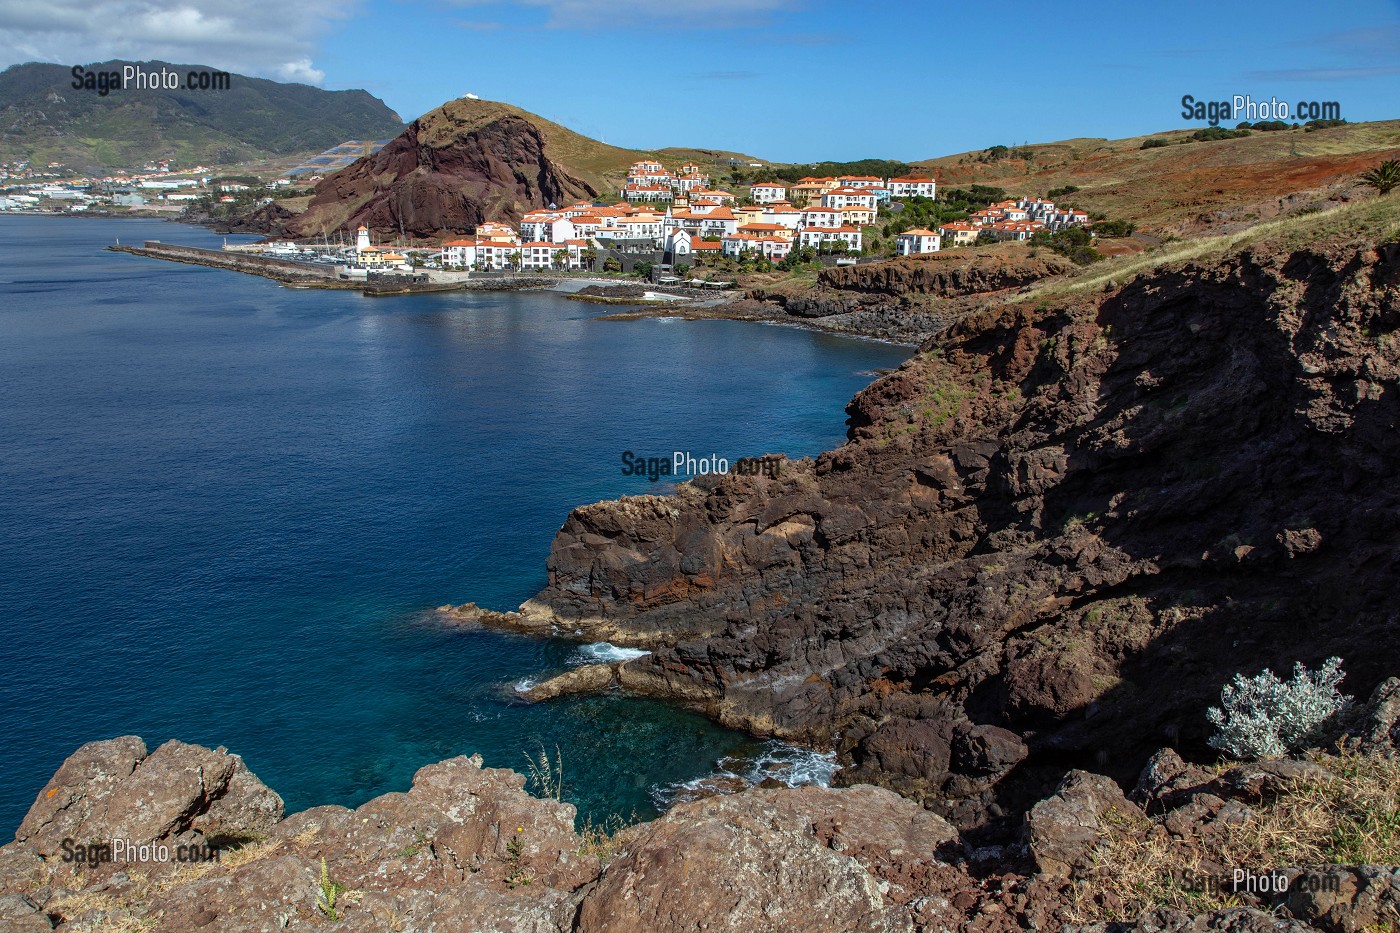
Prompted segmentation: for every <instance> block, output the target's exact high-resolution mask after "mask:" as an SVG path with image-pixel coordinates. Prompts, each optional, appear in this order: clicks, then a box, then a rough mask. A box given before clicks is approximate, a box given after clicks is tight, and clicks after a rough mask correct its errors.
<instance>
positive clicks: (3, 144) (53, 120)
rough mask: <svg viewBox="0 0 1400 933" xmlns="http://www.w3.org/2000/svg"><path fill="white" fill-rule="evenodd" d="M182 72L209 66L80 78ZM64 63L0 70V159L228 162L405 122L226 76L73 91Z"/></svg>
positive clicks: (147, 67) (101, 164)
mask: <svg viewBox="0 0 1400 933" xmlns="http://www.w3.org/2000/svg"><path fill="white" fill-rule="evenodd" d="M123 65H134V66H138V67H140V68H141V69H142V70H143V71H145V72H147V73H151V72H157V71H159V70H160V69H162V68H165V69H169V70H171V71H174V72H176V73H178V74H180V75H185V74H187V73H188V72H190V71H207V72H215V71H219V69H215V68H211V67H209V66H207V65H177V64H172V63H169V62H161V61H146V62H132V61H107V62H98V63H94V64H87V65H83V66H82V67H83V69H84V70H85V72H98V73H103V72H113V71H115V72H120V71H121V69H122V66H123ZM73 84H74V74H73V69H72V67H71V66H68V65H55V64H48V63H38V62H30V63H27V64H23V65H12V66H11V67H9V68H7V69H5V70H4V71H3V72H0V161H11V160H16V159H29V160H30V161H32V162H34V163H38V164H47V163H50V162H61V163H63V164H65V165H68V166H70V167H72V168H76V169H79V170H82V171H102V170H110V169H118V168H139V167H141V166H142V165H144V164H145V163H146V162H148V161H150V160H152V159H172V160H174V162H175V163H176V166H177V167H181V166H190V165H194V164H196V163H203V164H206V165H210V166H215V165H226V164H231V163H236V162H244V161H249V160H253V159H260V158H268V157H274V156H281V155H291V154H294V153H307V152H313V151H320V150H324V149H328V148H330V147H332V146H335V145H337V144H339V143H341V142H343V141H344V140H346V139H354V138H365V139H384V138H386V137H392V136H396V135H397V134H399V133H400V132H402V130H403V127H404V124H403V120H402V119H401V118H400V117H399V115H398V114H396V113H395V112H394V111H393V110H391V109H389V107H388V106H387V105H386V104H385V103H384V102H383V101H381V100H380V99H379V98H377V97H374V96H373V95H371V94H370V93H368V92H367V91H362V90H352V91H326V90H322V89H321V88H316V87H311V86H310V85H306V84H284V83H281V82H278V81H270V80H267V79H265V78H253V77H248V76H246V75H240V74H230V76H229V87H228V88H227V89H226V90H185V89H179V90H165V89H139V90H138V89H134V88H129V89H126V90H115V91H112V92H110V93H109V94H107V95H105V96H103V95H101V94H99V93H98V91H96V90H84V89H77V88H74V87H73Z"/></svg>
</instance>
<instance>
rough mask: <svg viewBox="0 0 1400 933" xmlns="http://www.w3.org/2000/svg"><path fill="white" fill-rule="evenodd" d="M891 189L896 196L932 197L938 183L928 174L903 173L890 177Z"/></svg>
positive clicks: (891, 192) (891, 193)
mask: <svg viewBox="0 0 1400 933" xmlns="http://www.w3.org/2000/svg"><path fill="white" fill-rule="evenodd" d="M889 189H890V195H891V196H892V197H896V198H932V197H933V196H934V195H935V194H936V193H937V191H938V185H937V184H936V183H935V182H934V180H933V179H932V178H929V177H928V176H927V175H901V176H900V177H898V178H891V179H890V183H889Z"/></svg>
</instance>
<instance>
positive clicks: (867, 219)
mask: <svg viewBox="0 0 1400 933" xmlns="http://www.w3.org/2000/svg"><path fill="white" fill-rule="evenodd" d="M841 216H842V218H843V219H842V221H841V222H842V224H845V225H848V226H849V225H852V224H854V225H855V226H857V227H868V226H870V225H871V224H873V223H874V222H875V216H876V215H875V211H874V210H872V209H871V208H868V207H843V208H841Z"/></svg>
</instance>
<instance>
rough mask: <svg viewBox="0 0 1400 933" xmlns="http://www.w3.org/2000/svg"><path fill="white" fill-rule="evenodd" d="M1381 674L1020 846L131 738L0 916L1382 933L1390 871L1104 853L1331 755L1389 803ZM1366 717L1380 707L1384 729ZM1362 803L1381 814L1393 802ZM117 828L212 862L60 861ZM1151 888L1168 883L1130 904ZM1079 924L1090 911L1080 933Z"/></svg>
mask: <svg viewBox="0 0 1400 933" xmlns="http://www.w3.org/2000/svg"><path fill="white" fill-rule="evenodd" d="M1396 685H1397V682H1396V681H1391V682H1389V683H1388V684H1386V685H1385V687H1384V688H1383V689H1380V690H1377V691H1376V692H1375V694H1374V695H1373V697H1372V700H1371V702H1370V703H1369V704H1368V705H1367V707H1366V708H1365V709H1364V710H1363V711H1361V712H1362V715H1361V716H1360V718H1359V720H1358V722H1357V723H1356V724H1354V725H1353V733H1354V741H1353V742H1352V744H1351V745H1350V746H1349V747H1348V749H1347V751H1345V752H1344V753H1343V754H1342V755H1341V756H1329V755H1319V756H1318V758H1317V759H1316V761H1282V762H1270V763H1264V764H1246V765H1241V766H1239V767H1238V768H1236V769H1233V770H1232V771H1226V772H1224V773H1223V774H1221V775H1219V776H1218V777H1217V776H1215V775H1213V773H1212V772H1210V771H1206V770H1204V769H1200V768H1193V766H1190V765H1186V764H1185V763H1184V762H1181V761H1180V759H1179V758H1174V757H1173V755H1174V753H1170V752H1162V753H1159V754H1158V755H1157V756H1155V757H1154V759H1153V762H1154V763H1153V765H1152V766H1151V767H1149V768H1148V769H1146V770H1145V771H1144V773H1143V775H1142V778H1141V781H1140V787H1142V788H1145V789H1146V793H1147V796H1148V797H1149V798H1150V800H1152V801H1155V803H1154V804H1153V806H1154V807H1157V808H1161V807H1163V806H1165V807H1166V809H1165V811H1163V812H1159V813H1158V814H1157V815H1155V816H1153V817H1151V818H1149V817H1148V816H1147V815H1146V814H1145V813H1144V811H1143V810H1142V809H1140V808H1139V807H1138V806H1137V805H1136V804H1134V803H1131V802H1129V801H1128V800H1127V799H1126V798H1124V796H1123V795H1122V793H1121V791H1119V789H1118V787H1117V785H1115V784H1114V783H1113V782H1112V781H1110V780H1109V779H1108V778H1106V777H1104V776H1102V775H1098V774H1092V773H1086V772H1074V773H1072V774H1071V775H1069V776H1068V777H1067V778H1066V780H1065V781H1064V782H1063V783H1062V784H1061V786H1060V788H1059V790H1058V792H1057V793H1056V794H1055V795H1054V796H1053V797H1051V798H1049V799H1048V800H1046V801H1043V802H1041V803H1040V804H1038V805H1036V806H1035V807H1034V808H1032V810H1031V813H1030V816H1029V817H1028V819H1027V823H1026V828H1025V836H1024V838H1025V842H1026V845H1024V846H1023V845H1021V844H1018V843H1016V842H1015V841H1014V840H1012V841H1011V842H1010V844H1007V845H1001V846H991V847H984V848H978V849H974V848H972V846H971V845H970V844H969V839H968V837H966V836H964V837H961V838H960V837H959V835H958V833H957V831H956V830H955V829H954V828H953V827H952V826H950V825H949V824H948V823H947V822H945V821H944V820H942V819H941V818H939V817H938V816H936V815H934V814H932V813H930V812H929V811H928V810H926V809H924V808H923V807H920V806H919V805H918V804H916V803H914V802H913V801H911V800H908V799H906V798H903V797H900V796H897V795H896V794H894V793H891V792H890V791H888V790H885V789H883V788H877V787H870V786H858V787H850V788H841V789H827V788H811V787H809V788H800V789H790V788H789V789H776V790H758V789H754V790H747V791H744V792H742V793H737V794H733V795H730V796H720V797H713V798H708V799H703V800H696V801H692V802H689V803H683V804H680V805H678V806H676V807H674V808H673V809H672V810H671V811H670V812H668V813H667V814H666V815H665V816H663V817H661V818H660V819H658V820H656V821H654V822H652V823H647V824H641V825H637V826H633V827H630V828H628V829H625V830H623V831H621V832H620V833H618V834H616V835H614V836H613V837H611V838H604V837H598V836H596V835H594V836H580V835H578V834H576V833H575V831H574V826H573V821H574V816H575V814H574V809H573V807H571V806H569V805H568V804H563V803H559V802H558V801H555V800H547V799H546V800H540V799H537V798H535V797H532V796H530V795H529V794H527V793H525V791H524V790H523V789H522V787H523V785H524V783H525V779H524V778H523V777H522V776H520V775H518V774H515V773H513V772H510V771H505V770H498V769H492V768H485V767H483V765H482V761H481V759H480V757H479V756H472V757H470V758H466V757H462V758H454V759H451V760H449V761H444V762H440V763H438V764H433V765H429V766H427V767H425V768H422V769H420V770H419V771H418V773H417V774H416V775H414V778H413V784H412V787H411V788H410V789H409V790H407V791H406V792H403V793H390V794H385V795H384V796H382V797H378V798H375V799H374V800H371V801H369V802H367V803H365V804H364V805H363V806H360V807H358V808H356V809H354V810H347V809H345V808H344V807H335V806H323V807H316V808H313V809H311V810H307V811H304V812H302V813H298V814H295V815H293V816H290V817H287V818H285V819H284V818H282V816H281V800H280V799H279V798H278V797H277V795H276V794H274V793H272V791H270V790H268V789H267V788H266V787H265V786H264V785H263V784H262V783H261V782H260V781H259V780H258V779H257V778H256V777H255V776H253V775H252V774H250V773H249V772H248V771H247V770H246V769H244V768H243V766H242V761H241V759H239V758H237V757H236V756H232V755H228V754H227V753H225V752H223V751H222V750H218V751H210V750H209V749H206V748H200V747H199V746H193V745H186V744H184V743H181V742H168V743H166V744H165V745H163V746H161V747H160V748H159V749H157V750H156V751H155V752H153V753H151V754H149V755H148V754H146V750H145V744H144V743H143V742H142V741H141V740H140V739H138V738H135V737H132V736H128V737H124V738H120V739H114V740H111V741H107V742H94V743H91V744H89V745H85V746H83V748H81V749H79V750H78V751H77V752H76V753H74V755H73V756H72V757H70V758H69V759H68V761H67V762H65V763H64V765H63V766H62V767H61V768H60V769H59V771H58V773H57V774H55V775H54V777H53V779H52V780H51V781H50V782H49V783H48V785H47V786H46V787H45V788H44V789H43V790H42V791H40V793H39V796H38V798H37V799H36V801H35V803H34V806H33V807H32V808H31V809H30V812H29V815H28V816H27V817H26V819H25V820H24V823H23V825H22V826H21V827H20V830H19V832H18V833H16V838H15V841H14V842H13V843H11V844H9V845H7V846H4V847H3V848H0V929H3V930H5V931H6V933H9V931H16V933H40V931H48V930H52V929H55V928H57V929H58V930H61V931H67V933H79V931H96V930H104V931H105V930H113V931H119V930H138V929H139V930H153V931H157V933H189V931H192V930H210V931H219V933H255V931H257V933H262V931H267V930H283V929H285V930H317V929H325V928H327V927H328V926H333V927H334V928H335V929H344V930H351V931H365V933H370V931H374V933H380V931H384V930H405V931H407V930H423V931H431V930H493V931H494V930H499V931H503V933H504V931H511V933H517V931H524V933H566V931H567V933H634V931H646V933H688V931H694V930H716V931H736V933H737V931H748V930H764V931H772V933H807V931H811V930H832V931H841V933H876V931H879V933H890V931H899V933H935V931H947V930H953V929H967V930H973V931H979V933H1011V931H1020V930H1025V929H1038V930H1060V929H1067V928H1069V925H1071V924H1073V925H1075V927H1074V928H1076V929H1078V930H1080V931H1081V933H1089V931H1095V933H1109V931H1121V933H1127V931H1139V933H1161V931H1178V933H1179V931H1200V933H1206V931H1210V930H1231V931H1235V933H1266V931H1273V933H1277V931H1280V930H1283V931H1295V933H1305V931H1309V930H1325V931H1329V933H1341V931H1347V933H1351V931H1357V930H1363V929H1387V928H1388V927H1387V924H1389V925H1392V926H1393V925H1394V924H1396V923H1400V870H1397V869H1396V868H1395V866H1393V865H1389V866H1387V865H1381V864H1356V865H1343V864H1325V865H1309V866H1305V867H1299V866H1288V865H1275V866H1260V868H1261V869H1269V870H1271V871H1272V870H1275V869H1276V870H1277V872H1278V873H1279V874H1280V875H1282V876H1283V877H1285V878H1287V879H1288V881H1289V885H1288V888H1287V890H1278V891H1273V892H1265V893H1261V892H1257V891H1251V890H1245V891H1243V892H1240V893H1232V894H1230V896H1229V897H1224V896H1217V897H1215V898H1213V899H1207V900H1206V901H1205V902H1204V903H1206V904H1207V905H1209V904H1215V905H1218V907H1219V909H1215V910H1213V911H1210V912H1205V913H1202V912H1199V911H1198V910H1191V911H1188V910H1185V909H1182V907H1183V903H1186V902H1187V901H1188V900H1189V902H1190V903H1196V902H1197V901H1198V900H1199V895H1193V896H1192V897H1191V898H1189V899H1187V898H1185V895H1186V893H1187V892H1186V889H1184V888H1182V887H1180V886H1179V885H1175V886H1174V885H1173V884H1171V883H1168V882H1165V881H1164V879H1162V878H1160V877H1155V876H1154V872H1159V871H1160V870H1161V867H1162V866H1160V865H1157V864H1155V863H1152V864H1146V863H1143V864H1120V860H1127V861H1128V862H1133V861H1134V860H1140V859H1141V858H1142V857H1143V856H1144V854H1146V855H1148V856H1149V857H1155V856H1152V853H1156V852H1159V851H1161V849H1162V848H1163V847H1164V846H1165V847H1167V848H1169V849H1170V850H1171V851H1173V852H1176V853H1178V856H1179V857H1178V858H1177V859H1176V861H1175V865H1176V866H1177V867H1180V868H1182V869H1187V870H1192V871H1217V872H1218V871H1220V869H1221V868H1223V867H1224V866H1221V865H1219V864H1215V863H1209V862H1203V861H1202V856H1203V855H1206V856H1209V855H1212V854H1215V853H1218V851H1219V850H1220V848H1221V843H1222V840H1227V839H1228V838H1229V836H1230V834H1231V833H1233V832H1236V831H1237V829H1238V827H1240V826H1242V825H1244V821H1247V820H1250V819H1252V818H1253V814H1254V813H1255V811H1256V810H1257V811H1259V812H1263V811H1266V810H1268V809H1269V808H1271V807H1274V808H1275V809H1277V810H1281V811H1287V810H1288V808H1289V806H1290V803H1289V798H1287V796H1286V795H1287V794H1289V793H1290V792H1291V791H1293V790H1295V789H1296V791H1297V796H1296V797H1294V798H1292V799H1293V800H1297V801H1303V802H1305V803H1306V802H1309V801H1315V800H1317V799H1318V796H1319V794H1318V790H1317V788H1320V787H1325V786H1327V785H1326V783H1325V782H1329V781H1334V780H1336V779H1337V778H1338V777H1339V776H1344V775H1348V774H1362V775H1367V774H1369V778H1366V777H1363V778H1362V779H1361V780H1360V781H1359V782H1358V783H1357V784H1356V786H1355V788H1354V790H1355V791H1356V792H1358V793H1361V794H1363V795H1366V794H1369V795H1371V796H1370V798H1369V799H1371V800H1372V801H1373V802H1374V803H1375V804H1376V805H1377V806H1378V807H1381V808H1384V807H1386V806H1389V807H1390V810H1392V811H1393V801H1391V802H1390V803H1389V804H1386V803H1385V800H1384V798H1385V796H1386V792H1387V789H1388V785H1387V784H1386V782H1387V781H1389V780H1390V779H1391V778H1393V777H1394V776H1395V774H1396V761H1397V759H1396V758H1395V756H1396V754H1397V748H1396V746H1395V745H1394V744H1393V743H1392V742H1391V740H1390V734H1391V732H1392V731H1393V730H1395V729H1396V728H1397V726H1396V722H1395V721H1394V719H1395V717H1394V715H1393V714H1394V712H1395V711H1394V710H1393V709H1392V708H1390V707H1389V706H1388V705H1387V701H1388V700H1390V699H1392V698H1393V696H1394V693H1395V688H1396ZM1373 723H1377V724H1380V725H1382V726H1384V730H1383V731H1382V733H1381V735H1382V739H1381V740H1380V741H1378V742H1373V741H1372V740H1371V738H1370V734H1371V733H1370V730H1369V729H1368V726H1369V725H1370V724H1373ZM1359 755H1365V756H1366V757H1358V756H1359ZM1347 756H1352V757H1347ZM1367 780H1369V784H1368V783H1366V781H1367ZM1168 784H1170V786H1171V790H1172V793H1171V794H1168V793H1167V787H1166V785H1168ZM1304 785H1306V786H1304ZM1221 793H1223V794H1226V795H1227V796H1228V797H1229V799H1228V800H1225V799H1222V798H1221V797H1220V796H1218V794H1221ZM1274 795H1277V797H1278V800H1277V803H1276V804H1275V802H1274V799H1273V798H1274ZM1168 798H1170V799H1171V802H1170V803H1166V804H1163V801H1166V800H1168ZM1373 816H1374V817H1375V818H1376V819H1377V820H1379V821H1381V822H1377V823H1375V826H1376V827H1380V826H1382V825H1383V821H1384V820H1385V819H1387V817H1385V816H1384V814H1383V813H1381V812H1376V813H1374V814H1373ZM1300 825H1301V826H1304V827H1305V828H1307V829H1308V830H1309V831H1312V832H1314V833H1315V832H1316V831H1317V830H1318V826H1316V825H1315V824H1313V823H1302V824H1300ZM1321 829H1322V831H1323V832H1324V835H1325V834H1326V833H1328V832H1330V829H1329V828H1328V827H1327V826H1325V825H1324V826H1323V827H1321ZM123 834H129V839H128V841H129V842H131V843H134V844H140V845H148V846H150V847H152V849H153V850H156V849H160V848H162V847H163V848H164V850H165V851H166V852H167V853H168V854H169V855H171V856H174V855H175V853H177V852H178V851H181V850H179V849H178V848H177V847H178V846H182V845H183V846H187V847H191V846H192V847H194V849H195V851H197V852H199V853H206V854H207V853H208V847H209V846H215V847H217V849H218V857H217V858H214V859H210V858H208V857H207V855H206V856H201V857H200V858H198V859H195V860H185V861H180V860H179V858H178V857H173V858H168V859H167V858H161V857H156V858H154V859H148V860H145V861H141V860H138V858H137V857H136V856H134V855H132V854H131V853H129V852H127V853H122V852H113V851H111V850H110V849H109V850H108V851H107V853H106V854H105V857H98V858H97V859H96V860H94V859H92V858H88V859H86V860H84V861H83V862H74V861H70V860H66V859H65V854H66V853H68V852H69V851H71V849H72V844H73V843H77V844H78V845H81V846H89V845H98V846H100V845H102V844H104V843H111V842H113V841H114V840H115V839H117V838H121V837H123ZM1377 838H1378V839H1379V838H1381V837H1380V836H1379V834H1378V835H1377ZM1109 847H1112V848H1111V849H1110V848H1109ZM186 851H188V850H186ZM1105 852H1109V855H1108V856H1105V854H1104V853H1105ZM1027 856H1029V858H1027ZM323 865H324V869H323V868H322V866H323ZM1145 869H1150V870H1149V871H1145ZM1037 870H1038V871H1039V874H1036V872H1037ZM323 872H324V874H323ZM1073 879H1078V882H1077V883H1076V882H1075V881H1074V880H1073ZM1153 884H1157V885H1159V886H1160V891H1161V893H1162V894H1163V895H1164V896H1165V897H1167V898H1168V899H1169V902H1168V903H1162V902H1161V901H1157V902H1154V901H1152V900H1148V901H1147V902H1146V903H1145V904H1142V903H1137V902H1138V901H1141V900H1142V894H1141V892H1142V891H1143V890H1152V888H1151V885H1153ZM1144 885H1147V887H1144ZM328 888H333V889H334V890H333V891H328ZM1120 894H1121V895H1126V896H1127V897H1128V898H1129V899H1130V900H1129V901H1125V900H1124V898H1123V896H1120ZM1086 898H1087V900H1086ZM332 901H333V903H332ZM1086 921H1096V922H1094V923H1092V924H1091V925H1085V926H1079V924H1084V923H1085V922H1086ZM1105 921H1112V922H1108V923H1105Z"/></svg>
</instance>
